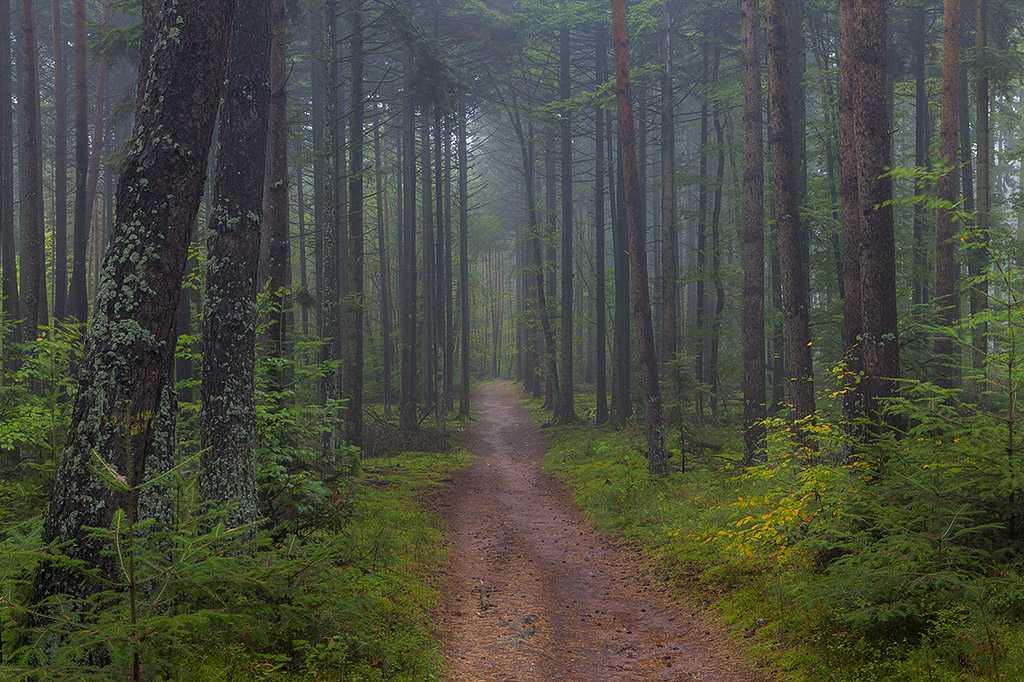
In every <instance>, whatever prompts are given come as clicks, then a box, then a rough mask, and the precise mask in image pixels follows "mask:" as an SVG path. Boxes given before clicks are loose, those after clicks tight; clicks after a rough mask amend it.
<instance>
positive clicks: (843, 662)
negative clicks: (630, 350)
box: [524, 394, 1024, 682]
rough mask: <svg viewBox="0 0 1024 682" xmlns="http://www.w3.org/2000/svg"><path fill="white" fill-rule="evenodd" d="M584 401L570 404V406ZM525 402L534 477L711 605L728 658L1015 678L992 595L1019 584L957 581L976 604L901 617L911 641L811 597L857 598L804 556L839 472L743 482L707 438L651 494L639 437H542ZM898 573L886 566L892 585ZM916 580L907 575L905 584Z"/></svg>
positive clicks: (839, 674)
mask: <svg viewBox="0 0 1024 682" xmlns="http://www.w3.org/2000/svg"><path fill="white" fill-rule="evenodd" d="M581 399H582V400H581ZM585 400H586V396H585V394H581V396H580V397H579V398H578V399H577V402H578V404H579V403H583V404H585V402H584V401H585ZM524 402H525V404H526V405H527V406H528V407H529V408H530V409H532V410H533V415H534V419H535V421H537V422H538V423H542V424H545V425H546V428H545V430H546V432H547V433H548V435H549V437H550V439H551V443H552V447H551V449H550V451H549V452H548V454H547V456H546V458H545V461H544V467H545V468H546V470H548V471H549V472H552V473H554V474H555V475H557V476H558V477H559V478H560V479H561V480H563V481H564V482H565V484H566V485H567V486H568V488H569V489H570V490H571V492H572V495H573V498H574V500H575V501H576V503H577V504H578V505H579V506H580V507H581V509H582V510H583V511H584V513H585V514H586V516H587V517H588V518H589V519H590V521H591V522H592V523H594V524H595V526H597V527H598V528H600V529H601V530H604V531H606V532H609V533H613V534H616V535H620V536H622V537H623V538H625V539H627V540H628V541H631V542H635V543H637V544H638V545H640V546H642V547H643V549H644V551H645V552H646V553H647V554H648V555H649V556H651V557H653V558H655V559H656V560H657V561H658V562H659V563H660V565H661V566H662V571H661V575H662V576H663V577H664V579H665V580H666V582H667V583H668V584H669V585H670V586H671V587H673V588H674V589H676V590H678V591H679V592H680V593H686V594H687V595H688V596H690V597H694V596H696V597H698V598H700V599H704V600H706V601H708V602H710V603H711V605H712V606H713V608H714V609H715V611H716V612H717V613H718V615H719V617H720V618H721V619H722V620H723V621H724V622H725V623H727V624H728V625H729V626H730V627H731V630H732V632H733V633H734V634H735V635H736V637H735V639H736V642H737V645H738V646H739V647H740V648H741V649H742V650H744V651H745V653H746V655H747V656H748V657H749V658H750V659H751V660H753V661H754V662H756V663H757V664H758V665H759V666H761V667H762V669H765V670H768V671H771V673H772V674H774V675H775V676H776V677H777V679H779V680H787V681H792V682H812V681H813V682H818V681H822V680H832V681H835V682H883V681H884V682H916V681H918V680H934V681H936V682H945V681H947V680H949V681H952V680H958V681H960V680H962V681H965V682H981V681H989V680H992V681H995V680H1016V679H1024V627H1022V625H1021V620H1020V617H1021V613H1020V610H1019V609H1020V603H1021V600H1020V597H1019V595H1018V593H1019V592H1020V591H1021V589H1022V588H1020V587H1013V586H1012V584H1010V585H1006V584H1003V585H1001V586H998V588H997V589H989V588H991V587H992V586H993V585H994V584H995V582H996V581H997V580H998V581H1002V582H1003V583H1013V582H1014V581H1017V585H1018V586H1019V585H1021V584H1024V583H1021V582H1020V581H1021V576H1020V574H1019V572H1014V573H1012V574H1009V575H1007V576H1006V577H1005V578H999V579H992V580H989V581H988V582H986V581H985V579H979V580H972V581H969V582H968V581H966V580H965V581H964V584H966V585H969V586H972V587H971V589H974V587H977V590H978V591H979V593H980V592H982V591H984V590H988V591H987V592H985V593H984V595H982V596H977V597H976V598H973V597H971V596H969V595H966V596H964V597H963V598H956V599H952V600H947V601H945V602H942V601H940V600H939V597H935V600H934V602H935V603H934V605H930V607H931V608H930V610H929V612H928V614H927V615H922V614H910V615H911V620H913V618H914V617H915V616H916V617H918V618H919V619H921V620H923V621H924V623H923V624H922V625H921V626H920V627H918V628H917V629H916V630H914V629H904V630H900V629H899V628H898V627H896V626H892V627H891V628H890V629H887V628H885V627H878V628H877V629H874V630H873V626H872V625H858V623H859V622H860V621H858V620H857V619H858V618H860V619H864V620H868V622H874V621H870V620H869V619H870V618H872V617H873V618H876V619H877V621H878V622H880V623H882V624H883V625H884V624H886V623H888V622H890V621H886V620H884V618H883V616H886V614H885V612H884V609H886V608H892V609H896V608H897V607H899V606H901V604H899V603H898V602H894V604H884V603H883V604H881V605H876V606H875V607H874V608H876V611H875V612H872V611H869V610H868V608H867V606H866V605H864V604H859V605H858V604H856V603H854V607H856V606H863V607H864V608H862V609H861V611H863V612H864V613H867V614H869V615H864V613H861V612H860V611H858V610H857V609H856V608H854V607H850V608H849V609H847V610H844V607H842V606H841V605H842V604H844V603H845V602H843V601H842V600H841V599H838V598H836V597H834V595H833V596H832V597H830V598H828V599H826V598H821V599H819V598H818V596H817V595H822V594H828V593H829V590H832V591H833V592H834V591H835V590H850V591H854V590H856V589H859V586H858V585H857V584H856V583H851V584H850V585H847V584H844V583H839V584H838V586H829V585H826V582H825V581H826V571H825V569H824V568H823V564H822V561H824V560H825V559H824V558H823V557H828V556H829V555H828V550H827V549H822V547H820V546H819V547H817V548H816V549H809V548H808V547H809V546H810V544H811V543H812V541H813V542H817V543H819V544H826V545H827V544H828V543H829V541H830V539H831V536H830V535H829V533H831V532H832V530H831V529H832V528H833V527H839V526H840V525H841V524H839V523H838V522H837V521H836V518H835V515H836V514H838V513H839V512H838V511H837V510H840V509H848V508H849V507H846V506H843V505H842V504H840V502H842V501H843V498H844V496H848V495H851V494H852V493H851V492H850V491H848V490H847V489H846V488H847V487H850V486H845V485H844V483H843V482H844V481H848V480H850V479H849V476H848V473H847V472H841V471H839V469H838V467H827V466H792V464H791V463H784V464H780V465H778V466H774V467H772V466H769V467H765V468H758V469H756V470H753V473H751V474H748V475H743V474H742V472H740V471H739V470H738V469H737V468H736V467H735V464H734V462H736V461H738V460H739V452H738V451H737V450H733V451H730V450H729V447H730V445H731V446H732V447H736V448H738V447H739V438H738V434H736V433H735V432H733V433H731V434H728V435H727V436H725V437H722V436H716V437H717V438H718V439H719V440H720V441H721V442H722V443H723V446H722V451H720V452H718V453H716V455H715V456H712V455H708V454H705V455H701V456H698V457H696V458H694V457H693V456H691V458H690V461H688V462H687V471H686V473H681V472H679V471H678V469H679V466H680V462H681V456H680V453H678V452H677V453H675V454H674V457H673V472H672V473H671V474H670V475H669V476H668V477H666V478H665V479H662V480H656V481H652V480H650V479H649V478H648V477H647V474H646V460H645V457H644V455H643V452H642V447H643V439H642V432H641V431H640V430H639V429H626V430H614V429H610V428H603V427H596V426H594V425H593V423H592V422H591V423H579V424H574V425H570V426H556V425H551V424H549V423H548V422H549V413H547V412H544V411H543V410H541V409H540V403H539V402H537V401H529V400H527V401H524ZM838 542H839V540H836V543H837V544H838ZM903 560H904V559H903V558H901V557H899V556H896V557H894V558H893V559H892V561H893V564H892V567H891V568H892V570H891V571H890V572H891V573H893V574H894V575H895V578H894V579H895V580H897V581H898V580H901V578H900V575H899V572H900V571H901V570H902V569H903V568H904V567H903V566H902V565H901V563H900V562H901V561H903ZM905 560H906V561H907V562H910V561H912V559H911V557H909V556H908V557H906V558H905ZM926 577H929V578H930V577H932V576H926ZM915 579H916V578H914V577H913V576H911V575H910V574H909V568H908V574H907V575H906V576H905V577H904V578H902V580H905V581H906V582H912V581H913V580H915ZM833 580H835V579H833ZM865 580H868V581H869V582H870V578H865ZM986 586H988V587H986ZM854 602H856V600H854ZM837 604H839V605H840V606H837ZM879 611H881V613H882V615H881V616H879V615H878V612H879ZM896 622H897V623H898V622H899V621H896ZM901 632H902V634H900V633H901Z"/></svg>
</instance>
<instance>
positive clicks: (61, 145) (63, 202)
mask: <svg viewBox="0 0 1024 682" xmlns="http://www.w3.org/2000/svg"><path fill="white" fill-rule="evenodd" d="M50 17H51V20H52V29H53V31H52V33H53V109H54V133H53V146H54V150H53V317H54V319H55V320H63V319H64V317H65V315H66V314H67V296H68V202H67V194H68V156H67V151H68V149H67V147H68V118H67V104H66V103H65V91H64V38H63V30H62V28H63V27H62V25H61V2H60V0H52V2H51V3H50Z"/></svg>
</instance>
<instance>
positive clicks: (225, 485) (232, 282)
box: [199, 0, 270, 539]
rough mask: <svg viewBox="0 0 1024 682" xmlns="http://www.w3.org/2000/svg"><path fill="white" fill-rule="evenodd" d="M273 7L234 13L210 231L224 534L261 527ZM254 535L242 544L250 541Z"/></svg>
mask: <svg viewBox="0 0 1024 682" xmlns="http://www.w3.org/2000/svg"><path fill="white" fill-rule="evenodd" d="M269 64H270V0H255V1H252V0H250V1H249V2H244V3H242V6H241V7H240V8H239V9H238V11H237V12H236V13H235V19H234V26H233V27H232V31H231V48H230V55H229V57H228V65H227V74H226V78H225V84H224V97H223V103H222V104H221V107H220V132H219V134H218V144H219V149H218V150H217V160H216V170H215V172H214V186H213V211H212V212H211V215H210V222H209V225H208V226H207V230H208V235H209V236H208V238H207V253H208V254H209V255H208V258H207V269H206V296H205V306H204V315H203V341H204V343H203V382H202V406H203V408H202V410H201V412H200V415H199V416H200V419H199V428H200V435H201V441H202V456H201V457H200V463H201V466H202V469H201V475H200V478H199V490H200V493H201V494H202V496H203V497H204V498H205V499H207V500H210V501H213V502H216V503H220V504H222V505H225V506H226V507H227V516H226V518H225V519H224V525H225V526H226V527H228V528H235V527H238V526H243V525H247V524H253V523H255V521H256V517H257V510H256V453H255V444H256V407H255V395H254V386H255V383H256V376H255V352H256V324H257V310H256V292H257V290H258V284H257V271H258V269H259V257H260V250H261V249H260V239H259V237H260V215H261V209H262V207H263V193H264V192H263V189H264V164H265V160H266V158H267V145H264V144H253V141H255V140H266V139H267V117H268V109H269V100H270V89H269V87H268V84H267V77H268V74H269ZM254 532H255V531H254V529H252V528H251V527H250V529H249V530H248V531H246V533H245V536H246V537H248V538H250V539H251V537H252V535H253V534H254Z"/></svg>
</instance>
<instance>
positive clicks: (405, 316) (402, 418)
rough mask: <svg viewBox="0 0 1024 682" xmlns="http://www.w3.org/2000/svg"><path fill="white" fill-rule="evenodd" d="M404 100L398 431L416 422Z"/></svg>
mask: <svg viewBox="0 0 1024 682" xmlns="http://www.w3.org/2000/svg"><path fill="white" fill-rule="evenodd" d="M403 67H404V69H405V84H406V88H407V89H408V90H409V91H410V92H411V91H412V89H413V78H414V70H413V55H412V49H411V48H408V49H407V50H406V54H405V61H404V64H403ZM414 106H415V105H414V103H413V102H412V101H411V100H409V99H406V101H405V103H404V108H403V114H402V130H403V135H402V178H403V179H402V199H403V210H402V245H401V253H400V255H399V270H398V299H399V302H398V305H399V310H400V313H399V322H398V334H399V348H400V352H399V363H400V365H401V368H400V373H401V392H400V393H399V402H398V419H399V425H400V427H401V429H402V431H405V432H407V433H409V432H412V431H415V430H416V428H417V422H416V152H415V147H416V127H415V126H416V116H415V111H414Z"/></svg>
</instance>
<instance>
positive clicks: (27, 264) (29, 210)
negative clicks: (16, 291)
mask: <svg viewBox="0 0 1024 682" xmlns="http://www.w3.org/2000/svg"><path fill="white" fill-rule="evenodd" d="M21 39H22V42H21V55H22V56H21V62H22V92H21V115H22V116H23V122H24V128H25V136H24V138H23V140H22V158H21V161H22V164H23V165H22V168H21V176H20V183H19V186H20V188H21V197H20V202H21V302H22V306H23V310H22V312H23V313H24V316H25V321H24V325H25V330H24V332H23V334H24V338H25V340H26V341H31V340H33V339H35V338H36V336H37V335H38V330H39V328H40V327H44V326H46V325H47V324H49V314H48V312H47V307H48V306H47V300H46V235H45V234H44V232H43V230H44V225H43V147H42V144H43V140H42V137H43V134H42V119H41V117H40V112H39V66H38V52H39V48H38V46H37V44H36V3H35V0H21Z"/></svg>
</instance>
